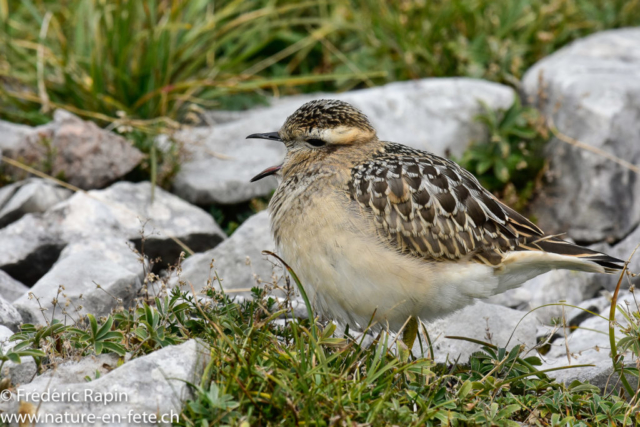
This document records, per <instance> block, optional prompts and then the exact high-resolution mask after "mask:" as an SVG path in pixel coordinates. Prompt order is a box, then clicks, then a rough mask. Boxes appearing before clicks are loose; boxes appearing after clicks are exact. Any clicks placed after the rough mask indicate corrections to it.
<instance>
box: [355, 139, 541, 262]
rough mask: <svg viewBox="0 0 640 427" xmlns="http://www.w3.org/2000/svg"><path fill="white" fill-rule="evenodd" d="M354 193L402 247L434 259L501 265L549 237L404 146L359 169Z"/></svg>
mask: <svg viewBox="0 0 640 427" xmlns="http://www.w3.org/2000/svg"><path fill="white" fill-rule="evenodd" d="M349 190H350V193H351V197H352V198H353V199H354V200H355V201H357V202H358V204H359V205H360V207H361V208H362V210H363V213H365V215H367V216H369V217H372V218H373V221H375V224H376V227H377V229H378V231H379V233H380V234H381V235H382V236H383V237H385V238H387V239H388V240H389V241H390V243H391V244H392V245H393V246H394V247H396V248H397V249H398V250H400V251H402V252H409V253H412V254H414V255H415V256H418V257H422V258H426V259H434V260H456V259H460V258H463V257H469V258H473V259H476V260H478V261H481V262H484V263H487V264H490V265H497V264H500V262H501V261H502V257H503V254H504V253H505V252H508V251H511V250H515V249H516V248H518V246H519V245H520V244H523V243H525V242H526V241H527V239H528V238H531V237H533V238H535V239H538V238H540V237H541V236H543V232H542V230H540V229H539V228H538V227H536V226H535V225H534V224H533V223H531V222H530V221H529V220H527V219H526V218H524V217H523V216H522V215H520V214H518V213H517V212H515V211H514V210H513V209H511V208H509V207H508V206H506V205H504V204H502V203H501V202H499V201H498V200H497V199H495V197H493V195H491V193H489V192H488V191H487V190H485V189H484V188H482V186H481V185H480V183H479V182H478V180H477V179H476V178H475V177H474V176H473V175H471V174H470V173H469V172H468V171H466V170H464V169H462V168H461V167H460V166H458V165H457V164H455V163H454V162H452V161H450V160H447V159H444V158H442V157H438V156H435V155H433V154H429V153H426V152H422V151H418V150H413V149H411V148H409V147H406V146H403V145H399V144H388V145H387V146H386V150H385V152H384V153H380V154H379V155H378V156H377V157H376V158H374V159H373V160H370V161H368V162H366V163H363V164H361V165H359V166H356V167H355V168H354V170H353V172H352V175H351V182H350V185H349ZM529 240H531V239H529Z"/></svg>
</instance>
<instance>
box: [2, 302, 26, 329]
mask: <svg viewBox="0 0 640 427" xmlns="http://www.w3.org/2000/svg"><path fill="white" fill-rule="evenodd" d="M20 323H22V316H20V313H18V310H16V308H15V307H14V306H13V305H11V303H10V302H9V301H7V300H6V299H4V298H2V297H0V325H2V326H6V327H7V328H9V329H11V330H12V331H17V330H18V326H19V325H20Z"/></svg>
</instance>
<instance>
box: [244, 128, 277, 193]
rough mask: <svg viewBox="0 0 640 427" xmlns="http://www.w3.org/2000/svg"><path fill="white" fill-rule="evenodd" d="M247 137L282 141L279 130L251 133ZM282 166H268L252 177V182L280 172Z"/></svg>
mask: <svg viewBox="0 0 640 427" xmlns="http://www.w3.org/2000/svg"><path fill="white" fill-rule="evenodd" d="M247 139H270V140H271V141H282V139H281V138H280V134H278V132H269V133H254V134H251V135H249V136H248V137H247ZM280 168H282V165H278V166H271V167H269V168H266V169H265V170H263V171H262V172H260V173H259V174H258V175H256V176H254V177H253V178H251V182H256V181H259V180H261V179H262V178H265V177H267V176H269V175H273V174H275V173H276V172H278V171H279V170H280Z"/></svg>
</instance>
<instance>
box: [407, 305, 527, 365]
mask: <svg viewBox="0 0 640 427" xmlns="http://www.w3.org/2000/svg"><path fill="white" fill-rule="evenodd" d="M525 315H526V313H525V312H522V311H518V310H512V309H510V308H506V307H502V306H500V305H493V304H487V303H485V302H482V301H477V302H476V303H475V304H474V305H471V306H467V307H465V308H463V309H462V310H460V311H457V312H455V313H452V314H450V315H448V316H447V317H444V318H442V319H439V320H436V321H434V322H431V323H428V324H426V328H427V332H428V333H429V337H430V338H431V342H432V344H433V346H434V352H435V355H436V358H435V360H436V362H439V363H445V362H447V361H448V362H449V363H452V362H454V361H456V360H459V362H460V363H465V362H467V361H468V360H469V356H470V355H471V354H472V353H474V352H476V351H478V350H479V349H480V346H479V345H478V344H474V343H471V342H468V341H461V340H454V339H447V338H445V337H446V336H461V337H467V338H473V339H476V340H481V341H485V342H490V343H491V344H494V345H497V346H498V347H505V346H506V348H507V349H509V350H511V349H512V348H513V347H515V346H517V345H522V344H523V345H525V347H526V348H532V347H533V346H535V345H536V325H537V323H538V322H537V320H536V318H535V317H534V316H531V315H529V316H526V317H525ZM521 320H522V322H521V323H520V324H519V325H518V322H520V321H521ZM423 348H424V350H425V354H427V351H428V350H427V344H426V342H425V340H424V339H423ZM413 352H414V354H420V346H419V343H418V340H416V344H415V345H414V347H413Z"/></svg>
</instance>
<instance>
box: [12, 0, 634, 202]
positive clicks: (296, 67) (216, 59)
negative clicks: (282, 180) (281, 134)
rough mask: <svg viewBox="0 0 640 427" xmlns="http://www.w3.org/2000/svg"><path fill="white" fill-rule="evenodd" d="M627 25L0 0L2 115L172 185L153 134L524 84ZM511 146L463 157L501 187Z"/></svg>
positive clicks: (356, 1) (505, 5)
mask: <svg viewBox="0 0 640 427" xmlns="http://www.w3.org/2000/svg"><path fill="white" fill-rule="evenodd" d="M632 25H640V0H552V1H542V0H514V1H512V0H498V1H489V0H456V1H441V0H438V1H425V0H402V1H393V2H391V1H389V2H381V1H374V0H349V1H334V0H309V1H303V2H298V1H294V0H250V1H239V0H220V1H210V0H193V1H188V2H183V1H175V0H153V1H146V2H139V1H132V0H117V1H101V0H16V1H9V0H0V39H2V41H3V43H0V83H1V84H0V118H4V119H10V120H12V121H18V122H24V123H29V124H37V123H43V122H45V121H48V120H49V119H50V117H51V112H52V110H53V109H55V108H57V107H62V108H65V109H67V110H69V111H72V112H74V113H76V114H79V115H80V116H82V117H83V118H85V119H92V120H95V121H96V122H97V123H99V124H100V125H102V126H108V127H109V128H110V129H113V130H116V131H118V132H120V133H123V134H125V135H126V136H127V137H128V138H129V139H131V140H133V141H134V142H135V143H136V145H137V146H138V147H139V148H140V149H141V150H143V151H144V152H145V153H148V154H149V156H148V158H147V160H146V162H144V163H143V165H142V166H141V168H140V169H141V170H140V171H139V172H140V173H139V175H141V176H142V177H145V176H147V177H148V176H149V175H151V179H152V181H156V179H157V182H158V183H160V184H163V185H169V184H170V180H171V177H172V176H173V175H174V174H175V172H176V171H177V169H178V168H179V164H180V157H181V152H180V150H179V148H178V147H174V149H172V150H163V151H161V150H158V149H157V147H156V143H155V139H154V138H153V136H155V135H157V134H159V133H165V134H169V135H171V134H172V132H173V131H175V130H176V129H177V128H179V127H181V126H184V125H185V124H189V123H197V122H199V120H200V113H201V112H202V110H203V109H212V108H223V109H242V108H247V107H250V106H252V105H255V104H256V103H263V102H265V99H266V98H265V96H266V95H276V96H280V95H287V94H293V93H299V92H310V91H318V90H324V91H343V90H348V89H353V88H361V87H368V86H374V85H379V84H383V83H386V82H391V81H398V80H407V79H414V78H420V77H444V76H469V77H477V78H484V79H488V80H493V81H497V82H501V83H506V84H509V85H512V86H514V87H516V88H517V87H518V86H519V79H520V78H521V77H522V75H523V73H524V72H525V71H526V70H527V69H528V68H529V67H530V66H531V65H532V64H533V63H534V62H535V61H537V60H539V59H540V58H542V57H544V56H546V55H548V54H550V53H551V52H553V51H555V50H557V49H558V48H559V47H561V46H563V45H565V44H566V43H568V42H570V41H572V40H574V39H576V38H579V37H583V36H585V35H587V34H590V33H593V32H595V31H600V30H604V29H609V28H618V27H624V26H632ZM517 150H519V147H518V146H517V145H516V146H515V147H512V148H511V149H510V150H509V153H507V152H506V151H505V149H504V146H502V147H501V148H500V152H501V155H502V156H503V159H502V160H501V161H499V162H496V161H493V162H492V166H489V167H488V168H487V162H485V161H482V159H478V158H477V155H476V157H474V158H473V159H471V158H469V161H470V162H473V161H476V162H477V164H476V165H475V169H476V171H478V172H479V171H483V170H485V171H489V169H491V168H493V170H494V171H495V176H496V177H497V178H498V179H499V180H500V181H501V182H503V183H504V182H507V181H508V179H509V178H507V177H508V176H509V177H510V176H511V175H512V174H507V173H506V172H505V171H507V170H510V171H513V170H514V168H515V169H517V167H514V166H513V165H511V164H510V162H512V161H514V152H515V151H517ZM476 154H477V153H476ZM163 164H165V165H164V166H162V165H163ZM515 164H516V165H518V164H520V165H521V162H516V163H515ZM159 165H160V167H159ZM517 170H521V169H517ZM158 171H161V172H158ZM159 174H160V175H161V176H159V177H158V176H157V175H159ZM519 175H521V174H519ZM515 179H517V178H515ZM529 182H530V181H527V183H525V184H524V187H525V188H523V189H522V191H525V192H526V191H529V190H528V189H527V188H526V187H527V185H529ZM512 193H513V192H512ZM518 197H520V195H518ZM525 198H526V197H525Z"/></svg>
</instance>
